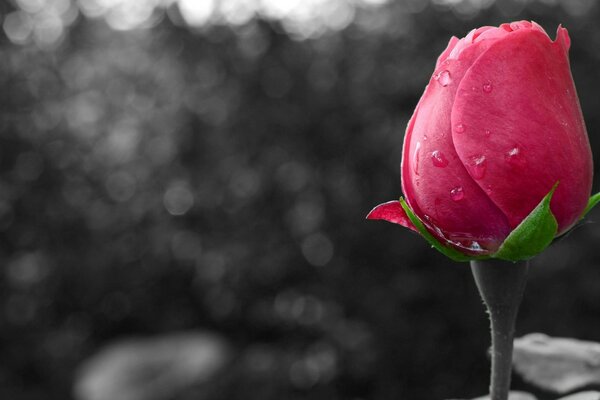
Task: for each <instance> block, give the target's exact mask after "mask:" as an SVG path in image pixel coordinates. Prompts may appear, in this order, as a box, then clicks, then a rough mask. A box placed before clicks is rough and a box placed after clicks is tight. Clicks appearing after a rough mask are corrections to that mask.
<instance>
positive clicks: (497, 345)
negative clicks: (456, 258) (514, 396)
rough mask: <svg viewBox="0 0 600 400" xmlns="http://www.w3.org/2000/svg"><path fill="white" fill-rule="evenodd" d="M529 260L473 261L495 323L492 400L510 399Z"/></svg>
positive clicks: (481, 292)
mask: <svg viewBox="0 0 600 400" xmlns="http://www.w3.org/2000/svg"><path fill="white" fill-rule="evenodd" d="M528 268H529V262H528V261H520V262H517V263H513V262H509V261H501V260H485V261H482V260H480V261H471V271H472V272H473V277H474V278H475V283H476V284H477V288H478V289H479V294H480V295H481V298H482V299H483V302H484V303H485V305H486V307H487V310H488V314H489V316H490V323H491V331H492V332H491V335H492V352H491V353H492V373H491V378H490V400H508V393H509V391H510V378H511V370H512V352H513V338H514V333H515V320H516V318H517V313H518V311H519V305H520V304H521V298H522V297H523V290H524V289H525V283H526V281H527V270H528Z"/></svg>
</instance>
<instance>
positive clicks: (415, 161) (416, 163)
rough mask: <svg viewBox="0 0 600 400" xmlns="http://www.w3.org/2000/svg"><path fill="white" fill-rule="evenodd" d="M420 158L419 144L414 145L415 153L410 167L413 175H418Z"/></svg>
mask: <svg viewBox="0 0 600 400" xmlns="http://www.w3.org/2000/svg"><path fill="white" fill-rule="evenodd" d="M420 157H421V142H417V144H416V145H415V153H414V154H413V160H412V167H413V171H414V173H415V175H419V159H420Z"/></svg>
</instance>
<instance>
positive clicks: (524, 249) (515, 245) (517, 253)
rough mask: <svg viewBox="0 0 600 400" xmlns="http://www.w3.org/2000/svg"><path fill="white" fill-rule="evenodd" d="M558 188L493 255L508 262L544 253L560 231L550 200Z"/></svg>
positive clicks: (541, 202) (556, 184)
mask: <svg viewBox="0 0 600 400" xmlns="http://www.w3.org/2000/svg"><path fill="white" fill-rule="evenodd" d="M557 186H558V182H556V183H555V184H554V186H553V187H552V190H550V192H548V194H547V195H546V196H545V197H544V198H543V199H542V201H540V203H539V204H538V205H537V206H536V207H535V208H534V209H533V211H531V213H530V214H529V215H528V216H527V218H525V219H524V220H523V221H522V222H521V223H520V224H519V225H518V226H517V227H516V228H515V229H514V230H513V231H512V232H511V233H510V235H508V237H507V238H506V239H505V240H504V243H502V245H501V246H500V248H499V249H498V251H497V252H496V253H495V254H493V255H492V257H493V258H499V259H502V260H507V261H520V260H527V259H529V258H531V257H533V256H535V255H537V254H539V253H541V252H542V250H544V249H545V248H546V247H548V246H549V245H550V243H552V240H553V239H554V237H555V236H556V232H557V231H558V223H557V222H556V218H555V217H554V215H553V214H552V212H551V211H550V200H552V195H553V194H554V191H555V190H556V187H557Z"/></svg>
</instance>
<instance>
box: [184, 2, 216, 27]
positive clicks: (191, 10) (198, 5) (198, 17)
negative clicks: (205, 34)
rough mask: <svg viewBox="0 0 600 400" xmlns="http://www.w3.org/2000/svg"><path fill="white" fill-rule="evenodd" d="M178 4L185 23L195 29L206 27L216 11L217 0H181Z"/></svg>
mask: <svg viewBox="0 0 600 400" xmlns="http://www.w3.org/2000/svg"><path fill="white" fill-rule="evenodd" d="M177 4H178V5H179V11H180V12H181V15H182V16H183V19H184V20H185V22H186V23H187V24H188V25H190V26H194V27H199V26H202V25H204V24H205V23H206V22H207V21H208V20H209V18H210V17H211V16H212V14H213V12H214V9H215V0H179V1H178V3H177Z"/></svg>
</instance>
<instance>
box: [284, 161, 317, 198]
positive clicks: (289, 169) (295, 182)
mask: <svg viewBox="0 0 600 400" xmlns="http://www.w3.org/2000/svg"><path fill="white" fill-rule="evenodd" d="M276 176H277V181H278V183H279V185H280V186H281V187H282V188H283V189H285V190H287V191H290V192H297V191H299V190H301V189H302V188H303V187H304V186H306V184H307V183H308V181H309V179H310V173H309V171H308V168H307V167H306V166H305V165H304V164H301V163H299V162H295V161H290V162H287V163H285V164H283V165H282V166H280V167H279V168H278V169H277V174H276Z"/></svg>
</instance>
